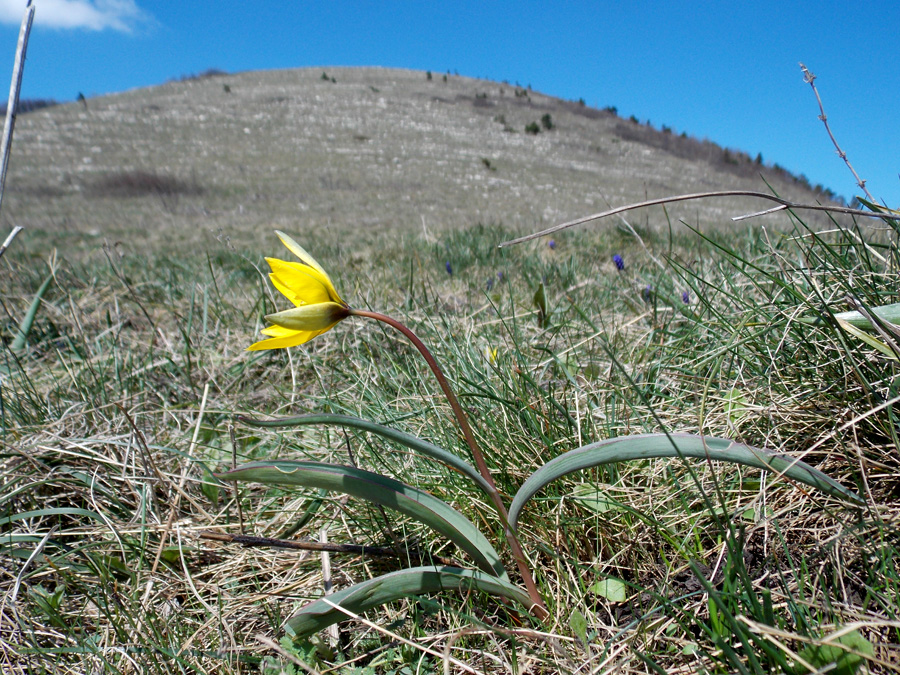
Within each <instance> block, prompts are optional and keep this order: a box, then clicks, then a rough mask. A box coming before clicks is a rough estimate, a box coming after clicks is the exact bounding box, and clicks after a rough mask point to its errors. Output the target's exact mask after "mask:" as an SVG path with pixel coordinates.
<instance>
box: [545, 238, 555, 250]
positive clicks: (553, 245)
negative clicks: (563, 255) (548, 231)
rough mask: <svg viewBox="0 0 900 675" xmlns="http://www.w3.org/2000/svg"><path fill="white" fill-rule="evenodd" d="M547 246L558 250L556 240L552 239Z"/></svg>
mask: <svg viewBox="0 0 900 675" xmlns="http://www.w3.org/2000/svg"><path fill="white" fill-rule="evenodd" d="M547 246H549V247H550V248H556V239H551V240H550V241H548V242H547Z"/></svg>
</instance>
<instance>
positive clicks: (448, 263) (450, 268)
mask: <svg viewBox="0 0 900 675" xmlns="http://www.w3.org/2000/svg"><path fill="white" fill-rule="evenodd" d="M444 267H446V268H447V274H449V275H450V276H453V268H452V267H450V261H449V260H448V261H447V263H446V264H445V265H444Z"/></svg>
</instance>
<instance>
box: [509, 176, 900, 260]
mask: <svg viewBox="0 0 900 675" xmlns="http://www.w3.org/2000/svg"><path fill="white" fill-rule="evenodd" d="M709 197H758V198H759V199H768V200H769V201H772V202H775V203H777V204H780V205H781V206H780V207H779V210H782V209H795V210H801V209H802V210H807V211H827V212H829V213H847V214H850V215H852V216H859V217H861V218H880V219H882V220H896V221H900V215H895V214H893V213H873V212H872V211H860V210H859V209H851V208H850V207H849V206H830V205H825V204H798V203H796V202H790V201H788V200H787V199H782V198H781V197H776V196H775V195H770V194H766V193H765V192H755V191H753V190H719V191H716V192H695V193H692V194H688V195H675V196H672V197H661V198H659V199H649V200H647V201H644V202H638V203H636V204H628V205H627V206H620V207H618V208H615V209H610V210H609V211H604V212H603V213H595V214H594V215H592V216H584V217H583V218H578V219H576V220H570V221H569V222H567V223H562V224H561V225H554V226H553V227H548V228H547V229H545V230H541V231H540V232H534V233H533V234H527V235H525V236H524V237H518V238H516V239H510V240H509V241H504V242H503V243H502V244H500V248H504V247H506V246H513V245H514V244H521V243H522V242H525V241H529V240H531V239H537V238H538V237H543V236H545V235H548V234H553V233H554V232H559V231H560V230H565V229H567V228H570V227H574V226H575V225H582V224H583V223H588V222H590V221H592V220H600V219H601V218H606V217H607V216H614V215H616V214H617V213H624V212H625V211H634V210H635V209H642V208H644V207H646V206H658V205H660V204H671V203H673V202H685V201H690V200H692V199H707V198H709ZM770 211H771V210H770ZM770 211H762V212H760V213H758V214H752V215H761V214H762V213H769V212H770ZM746 217H748V216H737V217H735V218H733V219H732V220H741V219H743V218H746Z"/></svg>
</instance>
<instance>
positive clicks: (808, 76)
mask: <svg viewBox="0 0 900 675" xmlns="http://www.w3.org/2000/svg"><path fill="white" fill-rule="evenodd" d="M800 70H802V71H803V81H804V82H806V83H807V84H808V85H809V86H810V87H812V90H813V93H814V94H815V95H816V101H818V102H819V119H820V120H822V124H824V125H825V131H827V132H828V137H829V138H830V139H831V142H832V143H834V147H835V149H836V150H837V154H838V157H840V158H841V159H842V160H844V164H846V165H847V168H848V169H850V173H852V174H853V177H854V178H855V179H856V184H857V185H858V186H859V189H860V190H862V191H863V192H865V193H866V198H868V200H869V201H870V202H872V203H873V204H877V203H878V202H876V201H875V198H874V197H872V195H870V194H869V191H868V190H866V181H864V180H863V179H862V178H860V177H859V174H858V173H856V169H854V168H853V165H852V164H851V163H850V160H849V159H847V153H846V152H844V151H843V150H841V146H839V145H838V142H837V139H836V138H835V137H834V134H833V133H831V127H830V126H828V115H826V114H825V107H824V106H823V105H822V97H821V96H819V90H818V89H816V76H815V75H813V74H812V73H811V72H809V69H808V68H807V67H806V66H804V65H803V62H801V63H800Z"/></svg>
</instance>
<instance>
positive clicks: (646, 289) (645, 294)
mask: <svg viewBox="0 0 900 675" xmlns="http://www.w3.org/2000/svg"><path fill="white" fill-rule="evenodd" d="M652 293H653V286H651V285H650V284H647V285H646V286H644V290H642V291H641V297H642V298H643V299H644V302H650V296H651V294H652Z"/></svg>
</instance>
